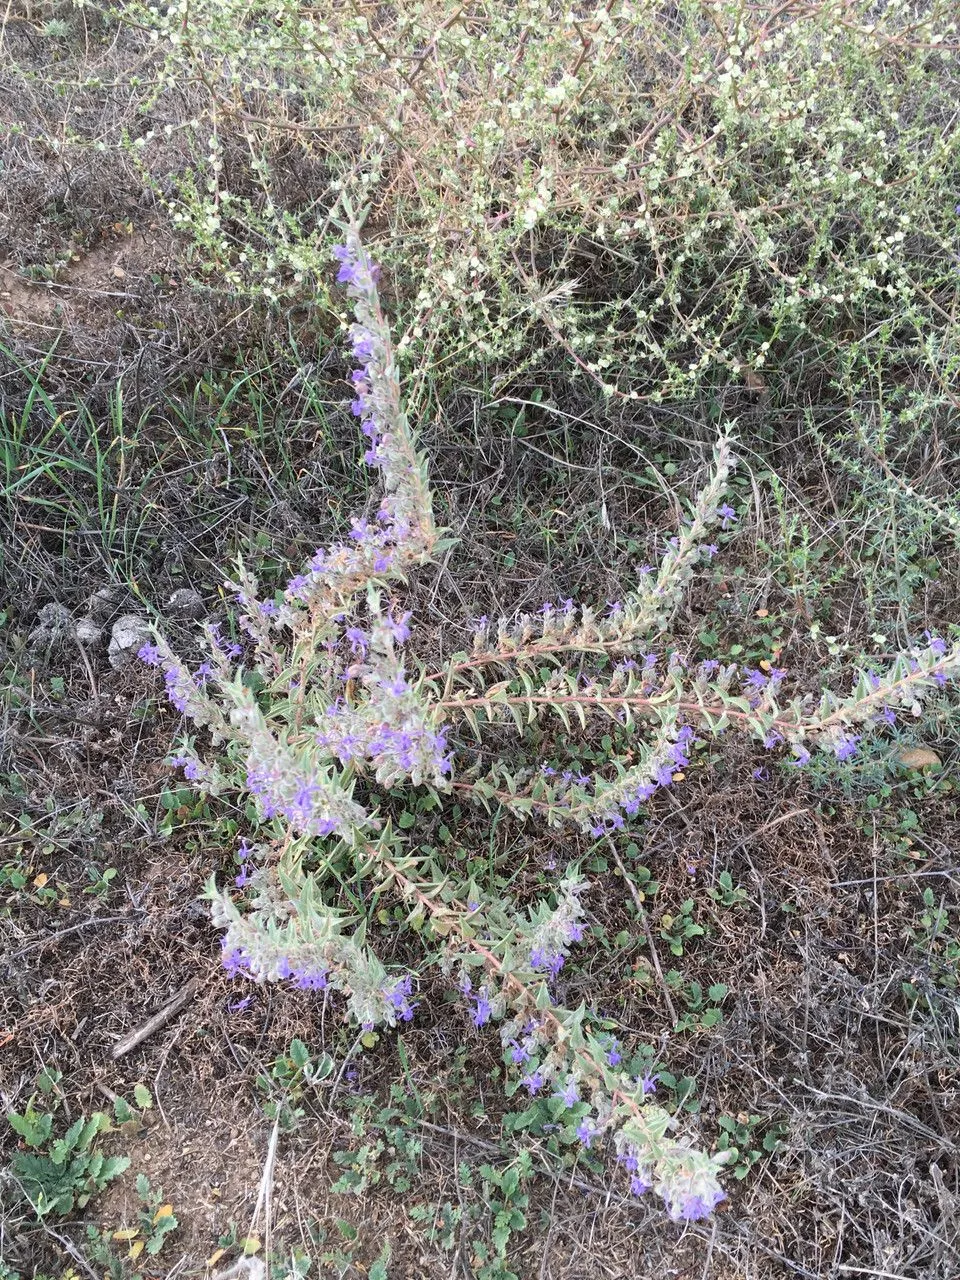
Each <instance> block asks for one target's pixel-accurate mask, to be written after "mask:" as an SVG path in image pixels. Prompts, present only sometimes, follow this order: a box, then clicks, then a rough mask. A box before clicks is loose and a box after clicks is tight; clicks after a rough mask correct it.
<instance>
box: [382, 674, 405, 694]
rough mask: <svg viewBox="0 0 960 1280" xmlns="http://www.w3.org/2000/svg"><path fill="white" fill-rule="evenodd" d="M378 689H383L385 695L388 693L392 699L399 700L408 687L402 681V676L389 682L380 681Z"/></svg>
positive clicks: (394, 677)
mask: <svg viewBox="0 0 960 1280" xmlns="http://www.w3.org/2000/svg"><path fill="white" fill-rule="evenodd" d="M380 688H381V689H383V690H384V692H385V693H389V694H390V695H391V696H392V697H394V698H399V697H402V695H403V694H405V693H406V692H407V691H408V690H409V688H410V686H409V685H408V684H407V682H406V680H404V678H403V676H402V675H396V676H393V677H392V678H391V679H390V680H381V681H380Z"/></svg>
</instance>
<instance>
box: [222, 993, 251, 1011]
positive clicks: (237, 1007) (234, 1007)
mask: <svg viewBox="0 0 960 1280" xmlns="http://www.w3.org/2000/svg"><path fill="white" fill-rule="evenodd" d="M252 999H253V996H244V997H243V999H242V1000H235V1001H234V1003H233V1004H228V1005H227V1009H228V1010H229V1012H230V1013H243V1011H244V1009H249V1008H250V1001H251V1000H252Z"/></svg>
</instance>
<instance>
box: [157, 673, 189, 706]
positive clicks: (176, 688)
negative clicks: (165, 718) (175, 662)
mask: <svg viewBox="0 0 960 1280" xmlns="http://www.w3.org/2000/svg"><path fill="white" fill-rule="evenodd" d="M183 678H184V672H183V670H182V669H181V668H180V667H170V669H169V670H168V671H166V672H164V676H163V683H164V684H165V685H166V686H167V697H168V698H169V699H170V701H171V702H172V703H173V705H174V706H175V707H176V708H177V710H178V711H186V709H187V695H186V694H185V693H184V691H183V685H182V683H181V681H182V680H183Z"/></svg>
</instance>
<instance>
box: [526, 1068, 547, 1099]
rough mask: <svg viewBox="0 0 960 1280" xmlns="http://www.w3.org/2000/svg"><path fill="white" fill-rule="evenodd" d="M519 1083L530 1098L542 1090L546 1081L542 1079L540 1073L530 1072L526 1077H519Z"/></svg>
mask: <svg viewBox="0 0 960 1280" xmlns="http://www.w3.org/2000/svg"><path fill="white" fill-rule="evenodd" d="M520 1083H521V1084H522V1085H523V1087H524V1088H525V1089H526V1091H527V1092H528V1093H529V1094H530V1097H531V1098H532V1097H533V1096H534V1094H536V1093H539V1092H540V1090H541V1089H542V1088H543V1086H544V1084H545V1083H546V1081H545V1080H544V1078H543V1073H542V1072H540V1071H531V1072H528V1073H527V1075H525V1076H521V1078H520Z"/></svg>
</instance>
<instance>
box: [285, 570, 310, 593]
mask: <svg viewBox="0 0 960 1280" xmlns="http://www.w3.org/2000/svg"><path fill="white" fill-rule="evenodd" d="M309 586H310V579H309V578H308V577H307V575H306V574H305V573H298V574H297V575H296V576H295V577H293V578H291V579H290V581H289V582H288V583H287V586H286V594H287V595H288V596H291V597H292V598H293V599H294V600H298V599H302V598H303V597H304V596H305V595H306V592H307V588H308V587H309Z"/></svg>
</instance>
